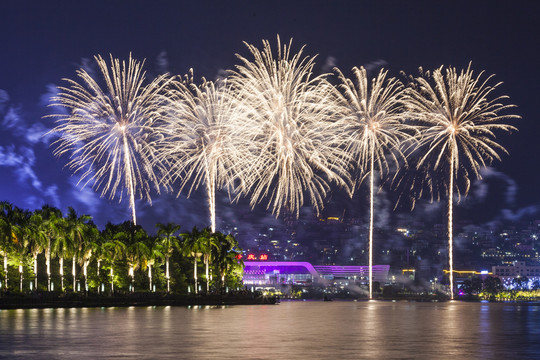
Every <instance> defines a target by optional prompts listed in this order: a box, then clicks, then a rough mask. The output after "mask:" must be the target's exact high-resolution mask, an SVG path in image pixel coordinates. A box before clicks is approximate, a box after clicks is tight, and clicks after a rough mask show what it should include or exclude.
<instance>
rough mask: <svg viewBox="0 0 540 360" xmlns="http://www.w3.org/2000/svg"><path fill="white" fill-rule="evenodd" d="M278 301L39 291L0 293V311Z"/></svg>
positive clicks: (251, 296) (271, 300)
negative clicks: (33, 292) (28, 293)
mask: <svg viewBox="0 0 540 360" xmlns="http://www.w3.org/2000/svg"><path fill="white" fill-rule="evenodd" d="M278 303H279V298H278V297H276V296H263V295H262V294H257V293H247V294H244V293H242V294H223V295H221V294H211V295H173V294H149V293H134V294H126V295H113V296H108V295H97V294H92V295H88V296H86V295H84V294H61V295H59V294H54V293H49V294H47V293H40V294H32V295H20V294H16V295H2V296H1V297H0V310H13V309H48V308H51V309H58V308H83V307H129V306H199V305H203V306H221V305H275V304H278Z"/></svg>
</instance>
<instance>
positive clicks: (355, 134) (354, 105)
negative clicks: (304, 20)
mask: <svg viewBox="0 0 540 360" xmlns="http://www.w3.org/2000/svg"><path fill="white" fill-rule="evenodd" d="M335 70H336V72H337V73H338V76H339V79H340V81H341V89H342V92H343V95H342V104H343V119H342V123H343V135H344V136H345V138H344V141H345V147H346V148H347V149H348V151H349V152H350V153H351V157H352V158H353V159H355V160H356V164H355V165H356V167H357V168H358V169H360V170H361V172H362V174H367V173H368V174H369V190H370V191H369V193H370V202H369V203H370V210H369V298H370V299H372V298H373V274H372V268H373V221H374V217H373V214H374V211H373V206H374V199H373V196H374V188H375V185H374V177H375V171H378V173H379V176H380V177H383V175H384V174H385V173H388V172H390V165H389V162H388V160H387V156H388V157H389V158H390V159H392V160H393V162H394V164H395V165H396V167H399V161H400V160H401V159H405V157H404V155H403V153H402V152H401V150H400V146H401V143H402V141H403V140H405V139H408V138H410V137H411V135H410V134H411V133H413V132H412V131H411V126H410V125H406V124H404V122H403V111H402V102H401V97H402V96H401V94H402V90H403V85H402V84H401V82H400V81H398V80H396V79H395V78H391V79H388V78H387V73H388V71H385V70H384V69H381V71H380V72H379V74H378V76H377V77H376V78H374V79H373V80H372V81H371V82H370V81H369V79H368V75H367V71H366V69H365V68H363V67H361V68H357V67H354V68H353V69H352V70H353V73H354V77H355V80H356V82H353V81H352V80H350V79H347V78H346V77H345V76H344V75H343V73H341V71H339V70H338V69H335ZM353 191H354V189H353Z"/></svg>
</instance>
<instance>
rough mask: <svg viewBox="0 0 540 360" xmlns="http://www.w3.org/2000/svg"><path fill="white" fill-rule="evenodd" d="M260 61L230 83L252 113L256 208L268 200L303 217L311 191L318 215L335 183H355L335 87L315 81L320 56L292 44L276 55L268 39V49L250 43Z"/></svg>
mask: <svg viewBox="0 0 540 360" xmlns="http://www.w3.org/2000/svg"><path fill="white" fill-rule="evenodd" d="M245 44H246V46H247V48H248V50H249V51H250V53H251V55H252V56H253V58H254V59H253V61H251V60H248V59H246V58H244V57H242V56H240V55H237V57H238V58H239V59H240V61H241V62H242V65H238V66H237V69H236V71H233V72H231V77H230V81H231V83H232V84H233V86H234V89H235V92H236V93H237V97H238V98H239V101H241V102H243V103H244V104H245V105H246V106H247V107H248V108H249V109H251V110H250V111H248V112H247V114H248V116H244V120H243V121H244V122H245V123H246V124H249V125H248V126H245V127H244V129H247V132H246V133H245V134H244V141H247V142H249V144H250V145H251V153H252V154H253V155H254V158H253V161H252V165H253V166H252V167H251V169H250V174H252V175H253V177H252V178H251V181H249V182H246V183H249V186H246V187H245V188H244V189H242V191H243V192H244V193H245V194H247V193H251V195H250V202H251V206H252V207H254V206H255V205H256V204H257V203H259V202H261V201H263V199H267V201H268V205H267V209H268V208H272V212H273V214H275V215H276V216H279V214H280V211H281V210H282V209H283V208H286V209H287V210H288V211H290V212H291V213H296V216H298V215H299V210H300V207H302V205H303V204H304V191H306V192H307V194H308V197H309V199H310V200H311V203H312V205H313V207H314V209H315V210H316V211H317V213H318V212H319V211H320V209H321V208H322V206H323V200H324V198H325V196H326V193H327V192H328V191H329V189H330V186H329V183H330V182H336V183H338V184H339V185H341V186H347V185H348V176H349V175H348V171H347V170H348V169H347V165H346V164H347V162H346V153H345V152H344V151H343V149H342V148H341V147H340V146H339V144H338V142H339V141H338V138H339V137H338V133H339V131H340V129H339V128H338V126H337V125H336V122H335V115H336V101H335V100H336V96H337V95H336V90H335V88H334V87H333V86H331V85H330V84H329V83H328V81H327V80H326V79H325V77H324V76H317V77H313V78H312V72H313V66H314V60H315V58H314V57H304V58H303V57H302V52H303V49H304V48H302V49H301V50H300V51H299V52H298V53H297V54H294V55H292V54H291V52H290V50H291V44H292V40H291V41H290V42H289V44H288V46H287V45H286V44H285V45H283V47H281V42H280V39H279V36H278V38H277V48H278V52H277V57H275V58H274V55H273V53H272V49H271V46H270V44H269V42H268V41H266V40H264V41H263V49H262V51H261V50H259V49H258V48H256V47H255V46H253V45H250V44H247V43H245Z"/></svg>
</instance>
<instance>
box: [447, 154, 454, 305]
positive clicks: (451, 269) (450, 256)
mask: <svg viewBox="0 0 540 360" xmlns="http://www.w3.org/2000/svg"><path fill="white" fill-rule="evenodd" d="M451 149H452V150H451V153H450V181H449V182H450V185H449V187H448V266H449V273H448V274H449V277H448V278H449V282H450V300H453V299H454V256H453V251H454V248H453V234H452V232H453V231H452V228H453V226H452V220H453V219H452V217H453V207H452V205H453V197H454V153H453V150H454V149H453V148H451Z"/></svg>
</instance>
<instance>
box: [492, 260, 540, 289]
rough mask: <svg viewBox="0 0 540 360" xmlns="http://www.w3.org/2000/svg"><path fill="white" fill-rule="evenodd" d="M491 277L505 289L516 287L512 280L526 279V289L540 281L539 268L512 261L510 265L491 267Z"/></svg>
mask: <svg viewBox="0 0 540 360" xmlns="http://www.w3.org/2000/svg"><path fill="white" fill-rule="evenodd" d="M492 269H493V270H492V272H493V275H495V276H497V277H499V279H501V284H502V285H503V286H504V287H505V288H506V289H512V288H514V287H515V286H516V284H515V281H514V279H516V278H527V280H528V283H527V287H528V288H531V287H532V286H533V284H534V283H535V282H538V281H540V266H539V265H527V263H526V262H525V261H514V262H513V263H512V265H502V266H501V265H497V266H493V267H492Z"/></svg>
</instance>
